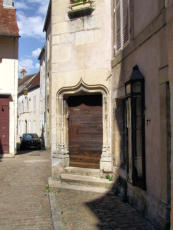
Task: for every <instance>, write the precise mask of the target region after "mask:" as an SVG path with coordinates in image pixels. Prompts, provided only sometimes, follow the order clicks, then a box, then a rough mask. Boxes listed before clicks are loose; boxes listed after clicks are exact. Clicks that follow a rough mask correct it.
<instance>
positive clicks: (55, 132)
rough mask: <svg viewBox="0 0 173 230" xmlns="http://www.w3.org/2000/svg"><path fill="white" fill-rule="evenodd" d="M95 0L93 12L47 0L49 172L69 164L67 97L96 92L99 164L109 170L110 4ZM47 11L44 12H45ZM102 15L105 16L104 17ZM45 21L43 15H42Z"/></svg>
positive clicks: (64, 2)
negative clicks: (72, 13) (81, 13)
mask: <svg viewBox="0 0 173 230" xmlns="http://www.w3.org/2000/svg"><path fill="white" fill-rule="evenodd" d="M92 4H94V6H93V7H94V11H93V13H92V16H86V17H77V18H75V19H73V20H71V19H70V18H69V17H68V7H69V2H68V1H52V2H51V7H50V8H49V10H50V11H51V38H50V39H51V41H50V42H51V49H50V56H51V65H50V66H51V74H50V121H51V124H50V127H51V129H50V130H51V150H52V162H53V165H52V168H53V176H55V177H57V176H58V170H59V169H60V167H65V166H69V163H70V160H69V137H68V105H67V99H68V98H69V97H70V96H75V95H78V96H80V95H81V96H82V95H98V94H99V95H101V97H102V100H103V106H102V111H101V114H102V117H103V140H101V142H102V144H101V145H102V147H101V159H100V166H99V167H100V169H101V170H104V171H112V166H113V162H112V154H111V148H112V146H111V129H110V127H111V103H110V102H111V100H110V99H111V92H110V89H111V87H110V86H111V81H110V79H111V55H112V49H111V44H112V43H111V27H110V24H111V15H110V14H109V12H110V9H111V4H110V2H107V1H98V2H95V3H92ZM48 14H49V13H48ZM105 17H106V20H105ZM47 21H48V19H47Z"/></svg>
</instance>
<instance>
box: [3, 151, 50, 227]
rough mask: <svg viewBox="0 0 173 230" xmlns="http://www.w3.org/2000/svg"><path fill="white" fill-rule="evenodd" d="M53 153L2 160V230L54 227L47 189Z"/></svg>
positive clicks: (31, 154)
mask: <svg viewBox="0 0 173 230" xmlns="http://www.w3.org/2000/svg"><path fill="white" fill-rule="evenodd" d="M49 156H50V153H48V152H46V151H32V152H30V153H25V154H21V155H16V157H15V158H8V159H1V161H0V230H51V218H50V205H49V200H48V195H47V193H46V191H45V186H46V184H47V179H48V177H49V176H50V173H51V171H50V157H49Z"/></svg>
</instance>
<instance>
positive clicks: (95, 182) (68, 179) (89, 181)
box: [60, 174, 113, 188]
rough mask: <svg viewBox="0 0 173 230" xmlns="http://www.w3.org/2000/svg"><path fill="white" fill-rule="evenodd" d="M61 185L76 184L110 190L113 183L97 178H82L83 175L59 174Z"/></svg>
mask: <svg viewBox="0 0 173 230" xmlns="http://www.w3.org/2000/svg"><path fill="white" fill-rule="evenodd" d="M60 178H61V183H62V184H63V183H68V184H78V185H81V184H82V185H87V186H95V187H105V188H111V186H112V185H113V182H111V181H109V180H107V179H105V178H99V177H93V176H83V175H74V174H61V175H60Z"/></svg>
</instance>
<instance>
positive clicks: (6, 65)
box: [0, 37, 18, 155]
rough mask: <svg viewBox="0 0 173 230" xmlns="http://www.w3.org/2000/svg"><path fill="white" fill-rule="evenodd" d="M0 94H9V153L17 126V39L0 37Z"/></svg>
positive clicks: (13, 142)
mask: <svg viewBox="0 0 173 230" xmlns="http://www.w3.org/2000/svg"><path fill="white" fill-rule="evenodd" d="M0 58H2V62H0V94H4V93H5V94H6V93H7V94H10V95H11V97H12V101H11V102H10V126H9V134H10V138H9V151H10V152H9V153H10V154H11V155H14V154H15V151H16V128H17V82H18V76H17V75H18V39H17V38H12V37H0Z"/></svg>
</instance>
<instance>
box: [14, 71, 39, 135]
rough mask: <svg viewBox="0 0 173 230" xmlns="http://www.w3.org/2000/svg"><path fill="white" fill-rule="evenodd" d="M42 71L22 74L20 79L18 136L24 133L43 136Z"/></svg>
mask: <svg viewBox="0 0 173 230" xmlns="http://www.w3.org/2000/svg"><path fill="white" fill-rule="evenodd" d="M41 128H42V126H41V124H40V73H39V72H38V73H36V74H32V75H26V76H22V77H21V78H20V79H19V80H18V137H20V136H22V134H23V133H37V134H38V135H39V136H41V133H42V130H41Z"/></svg>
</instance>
